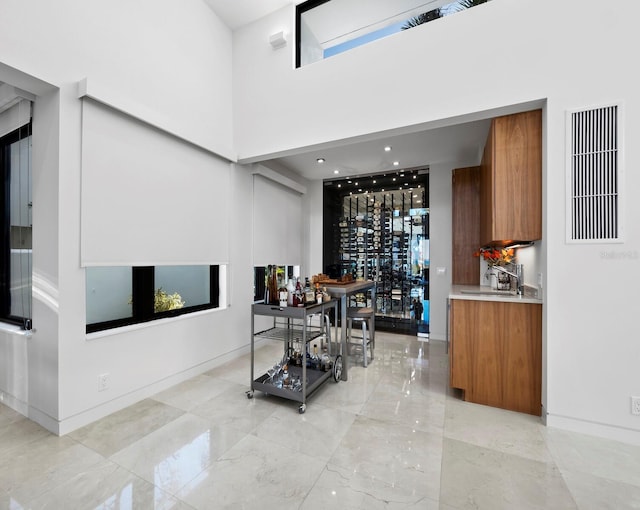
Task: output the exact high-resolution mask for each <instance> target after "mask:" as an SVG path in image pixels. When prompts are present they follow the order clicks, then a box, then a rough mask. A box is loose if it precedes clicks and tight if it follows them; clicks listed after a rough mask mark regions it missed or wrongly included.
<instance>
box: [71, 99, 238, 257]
mask: <svg viewBox="0 0 640 510" xmlns="http://www.w3.org/2000/svg"><path fill="white" fill-rule="evenodd" d="M82 103H83V104H82V206H81V213H82V216H81V236H82V239H81V263H82V265H83V266H136V265H179V264H185V265H186V264H194V265H195V264H226V263H228V253H229V249H228V244H229V243H228V223H229V222H228V195H229V193H228V191H229V188H230V183H229V178H230V165H229V163H228V162H227V161H225V160H222V159H221V158H218V157H217V156H215V155H214V154H212V153H210V152H207V151H205V150H203V149H200V148H197V147H195V146H193V145H191V144H189V143H187V142H184V141H182V140H179V139H177V138H175V137H174V136H171V135H169V134H167V133H164V132H162V131H160V130H157V129H155V128H152V127H150V126H148V125H147V124H145V123H143V122H140V121H137V120H135V119H133V118H131V117H129V116H127V115H126V114H123V113H120V112H118V111H116V110H113V109H111V108H109V107H107V106H104V105H101V104H100V103H97V102H94V101H92V100H90V99H83V101H82Z"/></svg>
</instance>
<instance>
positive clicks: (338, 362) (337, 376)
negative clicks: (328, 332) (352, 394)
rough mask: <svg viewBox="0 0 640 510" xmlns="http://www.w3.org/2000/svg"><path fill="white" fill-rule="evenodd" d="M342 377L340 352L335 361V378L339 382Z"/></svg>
mask: <svg viewBox="0 0 640 510" xmlns="http://www.w3.org/2000/svg"><path fill="white" fill-rule="evenodd" d="M340 379H342V356H341V355H340V354H338V355H337V356H336V360H335V361H334V362H333V380H334V381H335V382H338V381H340Z"/></svg>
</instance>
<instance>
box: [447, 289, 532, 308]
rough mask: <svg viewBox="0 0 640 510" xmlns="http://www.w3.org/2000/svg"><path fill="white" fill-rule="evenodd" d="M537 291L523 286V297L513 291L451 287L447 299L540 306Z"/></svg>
mask: <svg viewBox="0 0 640 510" xmlns="http://www.w3.org/2000/svg"><path fill="white" fill-rule="evenodd" d="M538 293H539V291H538V290H537V289H536V288H534V287H528V286H526V285H525V288H524V295H523V296H519V295H517V294H516V293H515V291H508V290H495V289H493V288H491V287H485V286H481V285H452V286H451V291H450V292H449V299H468V300H471V301H502V302H505V303H532V304H542V298H541V297H538V296H537V295H538Z"/></svg>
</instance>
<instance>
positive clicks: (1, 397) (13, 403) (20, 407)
mask: <svg viewBox="0 0 640 510" xmlns="http://www.w3.org/2000/svg"><path fill="white" fill-rule="evenodd" d="M0 404H3V405H5V406H7V407H8V408H10V409H13V410H14V411H15V412H17V413H20V414H22V415H24V416H28V414H29V404H27V403H26V402H24V401H23V400H20V399H19V398H18V397H15V396H13V395H11V394H9V393H7V392H6V391H0Z"/></svg>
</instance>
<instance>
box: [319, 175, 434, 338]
mask: <svg viewBox="0 0 640 510" xmlns="http://www.w3.org/2000/svg"><path fill="white" fill-rule="evenodd" d="M428 178H429V174H428V170H426V169H425V170H412V171H404V172H397V173H387V174H384V175H375V176H367V177H364V176H363V177H358V178H353V179H350V180H340V181H325V183H324V224H325V233H324V267H325V272H326V273H327V274H328V275H329V276H330V277H334V278H335V277H338V276H342V275H345V274H351V275H353V277H354V278H355V279H359V280H373V281H375V282H376V311H377V313H376V328H379V329H383V330H389V331H398V332H402V333H428V323H429V206H428V196H429V193H428V189H429V188H428V182H429V181H428ZM357 299H359V300H366V299H367V296H357Z"/></svg>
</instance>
